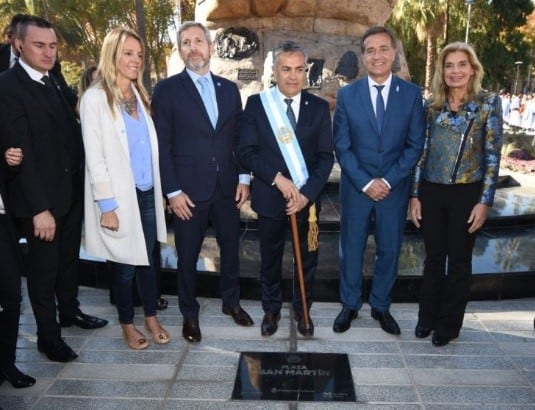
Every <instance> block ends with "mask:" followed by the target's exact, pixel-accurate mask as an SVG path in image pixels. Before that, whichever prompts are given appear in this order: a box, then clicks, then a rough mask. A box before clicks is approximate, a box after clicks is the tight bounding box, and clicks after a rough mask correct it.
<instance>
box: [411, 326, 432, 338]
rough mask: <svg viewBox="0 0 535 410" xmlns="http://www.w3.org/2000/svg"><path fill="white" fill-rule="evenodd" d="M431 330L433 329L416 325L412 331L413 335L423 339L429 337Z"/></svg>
mask: <svg viewBox="0 0 535 410" xmlns="http://www.w3.org/2000/svg"><path fill="white" fill-rule="evenodd" d="M432 330H433V328H431V327H425V326H422V325H416V328H415V329H414V335H415V336H416V337H418V338H420V339H423V338H424V337H427V336H429V335H430V334H431V331H432Z"/></svg>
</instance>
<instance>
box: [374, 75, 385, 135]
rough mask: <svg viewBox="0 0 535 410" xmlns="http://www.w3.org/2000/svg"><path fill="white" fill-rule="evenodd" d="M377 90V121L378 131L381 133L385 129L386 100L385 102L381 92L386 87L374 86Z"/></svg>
mask: <svg viewBox="0 0 535 410" xmlns="http://www.w3.org/2000/svg"><path fill="white" fill-rule="evenodd" d="M374 87H375V88H377V97H376V98H375V121H376V122H377V131H379V133H381V130H382V129H383V121H384V119H385V100H383V95H382V94H381V91H382V90H383V87H384V85H374Z"/></svg>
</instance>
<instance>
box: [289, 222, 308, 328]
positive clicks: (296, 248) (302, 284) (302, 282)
mask: <svg viewBox="0 0 535 410" xmlns="http://www.w3.org/2000/svg"><path fill="white" fill-rule="evenodd" d="M290 227H291V228H292V243H293V246H294V258H295V264H296V266H297V280H298V281H299V290H300V293H301V304H302V306H303V319H304V321H305V327H306V329H310V320H309V318H308V306H307V297H306V292H305V278H304V275H303V261H302V259H301V248H300V247H299V231H298V230H297V216H296V214H291V215H290Z"/></svg>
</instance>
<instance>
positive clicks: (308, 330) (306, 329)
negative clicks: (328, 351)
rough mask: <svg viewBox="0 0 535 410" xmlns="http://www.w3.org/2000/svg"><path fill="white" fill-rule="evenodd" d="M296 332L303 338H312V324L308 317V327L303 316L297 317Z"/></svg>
mask: <svg viewBox="0 0 535 410" xmlns="http://www.w3.org/2000/svg"><path fill="white" fill-rule="evenodd" d="M296 320H297V331H298V332H299V333H301V334H302V335H303V336H314V322H312V319H311V318H310V316H309V317H308V326H307V325H306V323H305V318H304V316H303V315H298V316H297V318H296Z"/></svg>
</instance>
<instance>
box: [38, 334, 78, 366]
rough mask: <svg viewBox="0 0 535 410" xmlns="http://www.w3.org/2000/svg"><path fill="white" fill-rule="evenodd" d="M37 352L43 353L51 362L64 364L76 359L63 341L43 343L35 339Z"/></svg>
mask: <svg viewBox="0 0 535 410" xmlns="http://www.w3.org/2000/svg"><path fill="white" fill-rule="evenodd" d="M37 350H39V351H40V352H41V353H44V354H45V355H46V357H48V358H49V359H50V360H52V361H53V362H63V363H65V362H70V361H71V360H74V359H76V358H77V357H78V355H77V354H76V353H75V352H74V350H72V349H71V348H70V346H69V345H68V344H67V343H65V341H64V340H63V339H58V340H56V341H54V342H45V341H42V340H39V339H37Z"/></svg>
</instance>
